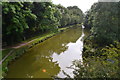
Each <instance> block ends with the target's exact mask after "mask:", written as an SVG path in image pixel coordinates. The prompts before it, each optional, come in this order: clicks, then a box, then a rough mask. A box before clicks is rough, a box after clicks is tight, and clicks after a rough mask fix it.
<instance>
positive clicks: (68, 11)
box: [57, 5, 83, 27]
mask: <svg viewBox="0 0 120 80" xmlns="http://www.w3.org/2000/svg"><path fill="white" fill-rule="evenodd" d="M57 7H58V9H59V11H60V12H61V14H62V18H61V19H60V24H61V25H60V26H59V27H64V26H66V25H71V24H79V23H82V21H83V13H82V11H81V10H80V9H79V8H78V7H77V6H73V7H72V6H70V7H67V8H65V7H63V6H61V5H58V6H57Z"/></svg>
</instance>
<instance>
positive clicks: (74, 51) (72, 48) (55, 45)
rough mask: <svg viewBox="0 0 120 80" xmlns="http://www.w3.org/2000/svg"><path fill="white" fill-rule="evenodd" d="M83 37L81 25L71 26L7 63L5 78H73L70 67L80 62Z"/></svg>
mask: <svg viewBox="0 0 120 80" xmlns="http://www.w3.org/2000/svg"><path fill="white" fill-rule="evenodd" d="M83 37H84V32H83V29H82V27H72V28H70V29H67V30H65V31H64V32H61V33H59V34H57V35H56V36H53V37H51V38H49V39H47V40H46V41H44V42H42V43H39V44H37V45H35V46H34V47H33V48H31V49H29V50H28V51H27V52H26V53H25V54H24V55H23V56H22V57H21V58H19V59H17V60H16V61H14V62H12V63H11V64H10V65H9V67H8V68H9V71H8V74H7V76H6V78H51V77H53V76H57V77H60V78H65V77H66V75H65V73H66V74H68V75H69V76H70V77H72V78H73V77H74V74H73V69H72V68H70V67H71V66H72V65H73V61H75V60H81V62H82V50H83ZM72 67H74V66H72Z"/></svg>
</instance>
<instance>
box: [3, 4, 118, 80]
mask: <svg viewBox="0 0 120 80" xmlns="http://www.w3.org/2000/svg"><path fill="white" fill-rule="evenodd" d="M2 7H3V10H2V18H3V20H2V26H3V28H2V31H3V33H2V38H3V40H2V41H3V47H6V46H11V45H13V44H16V43H20V42H22V41H27V40H29V39H33V37H35V36H39V37H38V38H36V39H35V40H34V41H33V42H31V43H29V44H28V45H26V46H23V47H21V48H18V49H12V48H10V49H8V50H4V51H3V53H2V54H3V57H2V58H4V57H5V56H6V55H7V53H8V52H10V51H11V50H14V51H13V54H12V55H11V56H9V57H8V58H7V59H6V60H5V62H4V63H3V65H2V66H3V75H4V76H5V73H4V72H7V71H8V68H7V66H8V64H9V61H11V60H13V59H16V58H18V57H19V56H20V55H22V54H23V53H24V52H25V51H26V50H27V49H29V48H31V47H33V46H34V45H35V44H37V43H40V42H43V41H44V40H46V39H47V38H49V37H51V36H53V35H55V34H56V33H57V32H60V31H63V30H65V29H67V28H69V27H70V25H73V24H80V23H82V22H83V21H84V23H83V24H84V26H85V27H86V30H90V35H89V36H88V37H87V38H85V41H84V49H83V63H81V64H79V63H77V65H76V67H77V68H76V69H75V71H74V74H75V76H74V78H75V79H77V78H119V74H120V72H119V71H118V70H119V69H118V66H120V65H119V63H118V62H119V57H118V55H119V53H120V35H118V34H119V33H120V27H119V26H120V23H118V22H119V20H120V13H119V10H120V2H118V3H108V2H104V3H101V2H99V3H95V4H93V5H92V7H91V9H90V10H89V11H87V12H86V15H85V17H84V14H83V13H82V11H81V10H80V9H79V8H78V7H77V6H69V7H67V8H65V7H63V6H62V5H55V4H53V3H52V2H42V3H40V2H3V4H2ZM83 17H84V18H83ZM83 19H84V20H83ZM67 26H69V27H67ZM43 34H45V35H44V36H43Z"/></svg>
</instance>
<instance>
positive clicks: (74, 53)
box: [52, 30, 84, 78]
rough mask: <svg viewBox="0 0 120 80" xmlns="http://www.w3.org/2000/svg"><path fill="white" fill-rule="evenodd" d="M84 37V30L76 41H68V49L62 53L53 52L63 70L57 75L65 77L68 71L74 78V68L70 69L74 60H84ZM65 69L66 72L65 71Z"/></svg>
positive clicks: (54, 60) (54, 58)
mask: <svg viewBox="0 0 120 80" xmlns="http://www.w3.org/2000/svg"><path fill="white" fill-rule="evenodd" d="M83 37H84V32H83V30H82V35H81V37H80V38H79V39H78V40H77V41H76V42H75V43H72V42H70V43H68V44H67V45H66V47H68V49H67V50H66V51H65V52H62V53H60V54H57V53H55V52H54V53H53V55H52V58H53V60H52V61H53V62H56V61H57V63H58V64H59V66H60V68H61V70H60V72H59V74H58V75H57V76H58V77H60V78H65V77H66V75H64V72H65V73H67V74H68V75H69V76H70V77H72V78H73V76H74V75H73V71H74V70H73V69H70V68H68V67H70V66H71V65H72V62H73V61H74V60H80V61H81V62H82V50H83ZM63 71H64V72H63Z"/></svg>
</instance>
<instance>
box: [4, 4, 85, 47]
mask: <svg viewBox="0 0 120 80" xmlns="http://www.w3.org/2000/svg"><path fill="white" fill-rule="evenodd" d="M2 7H3V10H2V14H3V24H2V26H3V46H7V45H12V44H15V43H18V42H21V41H24V40H26V39H28V38H30V37H33V36H35V35H38V34H39V35H40V34H41V33H45V32H56V31H57V30H58V27H61V26H62V27H65V26H66V25H70V24H71V23H72V24H77V23H81V22H82V17H83V13H82V11H81V10H80V9H79V8H78V7H77V6H73V7H68V8H65V7H63V6H61V5H54V4H53V3H51V2H42V3H40V2H33V3H32V2H31V3H30V2H4V3H3V4H2ZM76 17H78V20H76Z"/></svg>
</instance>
